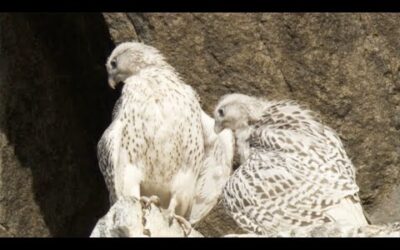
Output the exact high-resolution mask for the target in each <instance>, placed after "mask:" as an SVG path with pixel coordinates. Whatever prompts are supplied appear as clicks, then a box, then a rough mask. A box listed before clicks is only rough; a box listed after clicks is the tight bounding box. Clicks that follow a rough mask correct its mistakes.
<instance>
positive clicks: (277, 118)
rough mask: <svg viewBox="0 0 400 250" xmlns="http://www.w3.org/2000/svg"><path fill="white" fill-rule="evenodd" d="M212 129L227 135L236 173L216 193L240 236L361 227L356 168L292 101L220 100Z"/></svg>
mask: <svg viewBox="0 0 400 250" xmlns="http://www.w3.org/2000/svg"><path fill="white" fill-rule="evenodd" d="M214 117H215V122H216V124H215V130H216V132H218V131H220V130H221V129H223V128H230V129H232V130H233V132H234V134H235V137H236V144H237V147H238V152H239V154H240V157H241V166H240V167H239V168H238V169H237V170H236V171H235V172H234V173H233V175H232V176H231V177H230V179H229V180H228V182H227V183H226V186H225V187H224V190H223V201H224V205H225V207H226V209H227V211H228V212H229V214H230V215H231V216H232V217H233V218H234V219H235V221H236V222H237V223H238V224H239V225H240V226H241V227H242V228H243V229H245V230H247V231H248V232H251V233H256V234H261V235H274V234H276V233H278V232H285V231H289V230H293V229H296V228H299V227H314V226H318V225H322V224H324V223H327V222H334V223H338V224H340V225H343V226H357V227H358V226H363V225H367V224H368V223H367V221H366V218H365V216H364V214H363V209H362V207H361V204H360V199H359V197H358V191H359V188H358V186H357V184H356V181H355V169H354V167H353V164H352V162H351V161H350V159H349V158H348V156H347V154H346V152H345V150H344V148H343V145H342V143H341V141H340V139H339V137H338V136H337V134H336V133H335V131H333V130H332V129H331V128H329V127H328V126H326V125H324V124H322V123H321V122H320V121H318V120H317V118H316V116H315V115H314V114H313V112H312V111H310V110H308V109H307V108H305V107H303V106H300V105H298V104H296V103H295V102H294V101H268V100H263V99H259V98H254V97H250V96H246V95H242V94H230V95H226V96H224V97H222V98H221V99H220V101H219V103H218V105H217V107H216V109H215V112H214Z"/></svg>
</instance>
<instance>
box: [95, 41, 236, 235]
mask: <svg viewBox="0 0 400 250" xmlns="http://www.w3.org/2000/svg"><path fill="white" fill-rule="evenodd" d="M106 67H107V72H108V76H109V85H110V87H111V88H115V86H116V85H117V84H118V83H120V82H123V83H124V85H123V88H122V92H121V97H120V98H119V100H118V101H117V103H116V105H115V107H114V110H113V115H112V123H111V124H110V126H109V127H108V128H107V129H106V131H105V132H104V134H103V136H102V137H101V139H100V141H99V143H98V159H99V165H100V170H101V172H102V173H103V176H104V178H105V182H106V184H107V187H108V190H109V193H110V202H111V204H114V203H115V202H116V200H118V199H119V198H120V197H135V198H137V199H140V200H141V201H143V202H144V203H145V204H147V205H148V204H149V203H150V202H155V203H158V204H159V205H160V206H161V207H163V208H166V209H167V210H168V211H169V214H170V218H171V220H172V218H173V217H175V218H177V219H178V221H180V222H183V224H184V225H185V226H186V228H187V227H188V223H187V220H189V219H190V221H191V222H195V221H197V220H199V218H201V217H202V216H204V213H205V212H206V211H208V210H209V206H211V205H213V204H214V203H213V202H214V200H216V199H217V198H218V197H216V195H217V194H218V195H219V194H220V193H221V192H222V188H223V185H224V184H225V182H224V181H226V180H227V178H228V176H229V174H228V176H226V172H227V171H228V172H229V171H230V169H231V168H230V167H231V165H229V161H230V162H231V160H229V159H230V157H231V156H230V152H231V151H233V146H234V145H233V141H234V140H233V134H232V132H231V131H228V132H224V134H223V135H216V134H215V132H214V130H213V125H214V120H213V119H212V118H210V117H208V116H207V115H206V114H205V113H204V112H203V111H202V109H201V107H200V104H199V101H198V96H197V94H196V93H195V91H194V90H193V89H192V88H191V87H190V86H189V85H186V84H185V83H184V82H183V81H182V80H181V78H180V77H179V75H178V73H177V72H176V71H175V70H174V68H173V67H172V66H171V65H169V64H168V63H167V62H166V60H165V59H164V57H163V56H162V55H161V54H160V53H159V51H158V50H157V49H155V48H153V47H151V46H148V45H145V44H141V43H137V42H127V43H122V44H120V45H118V46H117V47H116V48H115V49H114V51H113V52H112V53H111V55H110V57H109V58H108V60H107V63H106ZM229 133H231V134H229ZM208 148H211V150H208ZM205 151H206V154H205ZM216 151H222V155H221V156H220V157H219V158H215V157H214V156H213V155H214V152H216ZM207 159H209V160H207ZM210 161H211V162H212V164H211V165H212V166H210V164H208V163H207V162H210ZM208 168H210V171H211V172H209V171H208ZM220 170H221V171H220ZM212 173H214V174H212ZM229 173H230V172H229ZM210 174H211V176H210ZM213 176H214V177H215V176H216V178H211V177H213ZM220 182H223V184H220ZM205 184H206V185H205ZM213 185H214V186H215V187H219V190H208V189H207V187H208V186H213ZM204 194H207V195H209V196H210V197H213V198H212V199H211V200H212V201H210V199H203V198H204V197H203V196H204ZM210 209H211V208H210ZM192 210H193V211H194V212H192ZM189 226H190V224H189Z"/></svg>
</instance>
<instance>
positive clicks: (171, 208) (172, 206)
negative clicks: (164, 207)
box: [168, 196, 192, 237]
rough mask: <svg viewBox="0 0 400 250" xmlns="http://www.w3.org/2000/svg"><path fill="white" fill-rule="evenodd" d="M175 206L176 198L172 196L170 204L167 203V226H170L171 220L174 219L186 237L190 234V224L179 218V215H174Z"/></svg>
mask: <svg viewBox="0 0 400 250" xmlns="http://www.w3.org/2000/svg"><path fill="white" fill-rule="evenodd" d="M176 205H177V201H176V198H175V197H174V196H173V197H172V199H171V201H170V203H169V206H168V214H169V215H168V217H169V218H168V219H169V225H170V226H171V225H172V222H173V220H174V219H176V221H177V222H178V223H179V225H180V226H181V227H182V229H183V233H184V235H185V237H186V236H188V235H189V234H190V233H191V232H192V225H191V224H190V222H188V221H187V220H186V219H185V218H183V217H182V216H179V215H177V214H175V208H176Z"/></svg>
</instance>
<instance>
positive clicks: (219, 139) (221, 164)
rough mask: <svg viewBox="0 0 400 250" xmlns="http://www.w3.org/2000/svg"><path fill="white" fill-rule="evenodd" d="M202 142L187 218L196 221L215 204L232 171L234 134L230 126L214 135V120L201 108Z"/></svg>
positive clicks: (192, 221)
mask: <svg viewBox="0 0 400 250" xmlns="http://www.w3.org/2000/svg"><path fill="white" fill-rule="evenodd" d="M202 125H203V133H204V138H205V140H204V142H205V147H206V151H205V160H204V162H203V166H202V169H201V171H200V174H199V178H198V180H197V184H196V195H195V198H194V202H193V205H192V209H191V213H190V217H189V221H190V222H191V223H192V224H194V223H196V222H198V221H200V220H201V219H202V218H203V217H204V216H206V215H207V214H208V212H210V210H211V209H212V208H213V207H214V206H215V205H216V203H217V201H218V198H219V196H220V195H221V192H222V189H223V187H224V185H225V183H226V181H227V180H228V178H229V176H230V174H231V171H232V160H233V154H234V137H233V133H232V131H230V130H224V131H222V132H221V133H219V134H218V135H217V134H216V133H215V132H214V120H213V119H212V118H211V117H209V116H208V115H207V114H205V113H204V112H202Z"/></svg>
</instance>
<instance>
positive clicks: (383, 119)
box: [0, 13, 400, 236]
mask: <svg viewBox="0 0 400 250" xmlns="http://www.w3.org/2000/svg"><path fill="white" fill-rule="evenodd" d="M399 23H400V15H399V14H374V13H371V14H370V13H363V14H353V13H349V14H335V13H332V14H301V13H298V14H270V13H252V14H241V13H235V14H229V13H223V14H206V13H201V14H190V13H187V14H183V13H178V14H167V13H163V14H157V13H145V14H142V13H112V14H109V13H105V14H103V15H101V14H100V13H99V14H90V15H89V14H5V13H3V14H0V236H89V235H90V232H91V231H92V229H93V227H94V226H95V223H96V221H97V220H98V219H99V218H101V217H102V216H103V215H105V214H106V212H107V209H108V202H107V191H106V188H105V185H104V181H103V179H102V176H101V174H100V172H99V170H98V166H97V159H96V154H95V147H96V143H97V140H98V139H99V138H100V136H101V133H102V132H103V131H104V129H105V128H106V126H107V125H108V123H109V122H110V118H111V117H110V116H111V110H112V105H113V103H114V101H115V99H116V97H117V96H118V92H117V91H116V92H112V91H111V90H110V89H109V88H108V86H107V79H106V72H105V68H104V62H105V60H106V56H108V54H109V53H110V52H111V50H112V49H113V46H114V45H113V43H112V41H113V42H114V43H119V42H122V41H127V40H130V39H135V40H140V41H143V42H145V43H148V44H150V45H153V46H155V47H157V48H158V49H160V50H161V52H162V53H163V54H164V55H165V56H166V58H167V60H168V61H169V62H170V63H171V64H172V65H173V66H174V67H175V68H176V69H177V71H178V72H180V73H181V75H182V76H183V78H184V79H185V81H186V82H187V83H188V84H190V85H192V86H193V87H194V88H195V89H196V90H197V92H198V93H199V94H200V96H201V98H202V105H203V108H204V109H205V110H206V111H207V112H209V113H210V112H211V110H212V109H213V107H214V105H215V104H216V102H217V100H218V98H219V97H220V96H221V95H223V94H226V93H231V92H242V93H245V94H250V95H262V96H267V97H269V98H279V99H282V98H291V99H295V100H298V101H300V102H302V103H305V104H308V105H309V106H310V107H311V108H312V109H313V110H315V111H318V112H320V113H321V115H322V119H323V120H324V121H325V122H326V123H327V124H329V125H330V126H331V127H333V128H334V129H335V130H337V131H338V132H339V133H340V134H341V137H342V139H343V143H344V144H345V147H346V149H347V152H348V154H349V155H350V156H351V158H352V160H353V162H354V164H355V166H356V168H357V170H358V175H357V182H358V184H359V186H360V189H361V198H362V201H363V204H364V207H365V208H366V211H367V212H368V213H369V215H370V219H371V220H372V222H374V223H384V222H390V221H399V220H400V210H399V209H398V207H399V202H400V183H399V181H398V180H399V177H400V168H399V165H400V164H399V163H400V158H399V155H400V154H399V153H400V40H399V39H398V38H399V36H400V27H399V25H398V24H399ZM110 38H111V39H110ZM111 40H112V41H111ZM216 211H217V212H216ZM218 211H220V210H219V209H218V207H217V208H216V209H214V210H213V211H212V214H210V216H208V220H209V221H203V222H201V223H203V224H201V223H200V224H199V225H198V226H197V227H198V228H199V229H198V231H199V232H201V233H202V234H203V235H205V236H213V235H214V236H217V235H223V234H224V233H225V232H228V233H238V232H237V231H236V229H234V228H233V225H232V224H231V223H227V224H226V225H225V227H223V228H222V227H221V228H222V229H221V228H216V227H213V225H216V222H220V221H221V218H224V217H223V215H222V214H219V212H218ZM222 221H224V222H225V220H222ZM222 224H223V223H219V224H218V225H222Z"/></svg>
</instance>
